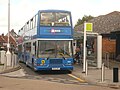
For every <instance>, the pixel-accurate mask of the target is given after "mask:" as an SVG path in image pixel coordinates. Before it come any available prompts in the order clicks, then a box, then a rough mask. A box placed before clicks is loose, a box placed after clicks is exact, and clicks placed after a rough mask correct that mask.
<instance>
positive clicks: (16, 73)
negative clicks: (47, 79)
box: [0, 61, 120, 89]
mask: <svg viewBox="0 0 120 90" xmlns="http://www.w3.org/2000/svg"><path fill="white" fill-rule="evenodd" d="M111 63H112V64H114V65H113V66H115V65H116V64H117V66H119V65H120V62H116V61H114V62H111ZM18 67H19V66H16V67H14V68H12V69H11V68H8V69H7V70H5V71H3V70H1V69H3V67H1V66H0V75H3V76H10V77H23V76H25V74H24V71H23V69H22V68H18ZM16 68H17V69H16ZM118 68H119V67H118ZM118 72H119V73H120V70H118ZM119 73H118V75H119V77H118V79H119V81H118V82H113V68H112V67H111V68H110V69H109V68H106V67H105V74H104V75H105V76H104V80H103V81H102V80H101V69H98V68H97V67H94V66H88V74H87V75H86V74H85V73H83V70H82V65H79V64H75V65H74V70H73V72H72V75H74V76H76V77H78V78H81V79H83V80H85V82H87V83H89V84H91V85H99V86H108V87H111V88H117V89H118V88H120V74H119Z"/></svg>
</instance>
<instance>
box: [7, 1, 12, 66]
mask: <svg viewBox="0 0 120 90" xmlns="http://www.w3.org/2000/svg"><path fill="white" fill-rule="evenodd" d="M6 57H7V61H6V63H7V66H11V53H10V0H8V44H7V53H6Z"/></svg>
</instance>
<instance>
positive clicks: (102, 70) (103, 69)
mask: <svg viewBox="0 0 120 90" xmlns="http://www.w3.org/2000/svg"><path fill="white" fill-rule="evenodd" d="M104 80H105V67H104V63H103V64H102V68H101V82H104Z"/></svg>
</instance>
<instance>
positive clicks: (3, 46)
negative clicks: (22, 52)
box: [0, 30, 17, 51]
mask: <svg viewBox="0 0 120 90" xmlns="http://www.w3.org/2000/svg"><path fill="white" fill-rule="evenodd" d="M15 34H16V33H15V32H14V30H11V31H10V38H9V40H10V51H14V50H15V49H16V47H17V43H16V38H15V37H14V36H13V35H15ZM15 36H17V34H16V35H15ZM7 43H8V35H7V34H6V35H4V34H2V35H0V50H5V51H7Z"/></svg>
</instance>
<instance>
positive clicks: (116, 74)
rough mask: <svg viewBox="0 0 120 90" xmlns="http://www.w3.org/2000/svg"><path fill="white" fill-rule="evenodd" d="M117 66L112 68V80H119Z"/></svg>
mask: <svg viewBox="0 0 120 90" xmlns="http://www.w3.org/2000/svg"><path fill="white" fill-rule="evenodd" d="M118 76H119V75H118V67H114V68H113V82H119V78H118Z"/></svg>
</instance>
